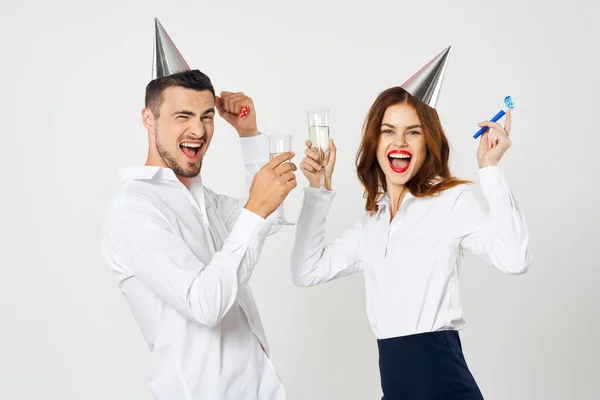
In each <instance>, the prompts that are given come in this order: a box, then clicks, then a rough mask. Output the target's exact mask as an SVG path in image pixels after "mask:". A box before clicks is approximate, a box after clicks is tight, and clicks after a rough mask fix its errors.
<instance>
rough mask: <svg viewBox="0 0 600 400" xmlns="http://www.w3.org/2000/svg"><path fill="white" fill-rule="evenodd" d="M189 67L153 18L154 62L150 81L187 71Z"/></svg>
mask: <svg viewBox="0 0 600 400" xmlns="http://www.w3.org/2000/svg"><path fill="white" fill-rule="evenodd" d="M189 70H190V67H189V66H188V64H187V62H185V60H184V59H183V57H182V56H181V53H180V52H179V50H177V47H176V46H175V44H174V43H173V41H172V40H171V37H170V36H169V34H168V33H167V31H165V28H163V26H162V24H161V23H160V21H159V20H158V18H154V60H153V63H152V79H153V80H154V79H158V78H162V77H164V76H169V75H173V74H176V73H178V72H183V71H189Z"/></svg>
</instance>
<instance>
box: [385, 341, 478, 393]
mask: <svg viewBox="0 0 600 400" xmlns="http://www.w3.org/2000/svg"><path fill="white" fill-rule="evenodd" d="M377 346H378V347H379V372H380V375H381V388H382V390H383V397H382V400H434V399H440V400H442V399H443V400H482V399H483V396H482V394H481V391H480V390H479V387H478V386H477V383H476V382H475V379H474V378H473V375H472V374H471V372H470V371H469V368H468V367H467V362H466V361H465V357H464V356H463V352H462V344H461V342H460V338H459V336H458V332H457V331H453V330H448V331H438V332H428V333H419V334H415V335H409V336H401V337H396V338H390V339H380V340H377Z"/></svg>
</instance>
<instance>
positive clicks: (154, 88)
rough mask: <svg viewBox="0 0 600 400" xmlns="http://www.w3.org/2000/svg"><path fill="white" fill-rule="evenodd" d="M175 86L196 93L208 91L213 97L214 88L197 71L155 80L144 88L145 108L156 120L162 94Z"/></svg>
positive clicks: (207, 78) (205, 77)
mask: <svg viewBox="0 0 600 400" xmlns="http://www.w3.org/2000/svg"><path fill="white" fill-rule="evenodd" d="M175 86H179V87H182V88H186V89H192V90H196V91H198V92H201V91H203V90H208V91H210V92H211V93H212V95H213V97H214V96H215V88H214V87H213V85H212V82H211V81H210V78H209V77H208V76H206V75H205V74H204V73H202V72H200V71H199V70H197V69H193V70H191V71H183V72H178V73H176V74H173V75H169V76H164V77H162V78H158V79H155V80H153V81H151V82H150V83H149V84H148V85H147V86H146V108H149V109H150V111H152V113H153V114H154V116H155V117H156V118H158V117H159V115H160V113H159V111H160V106H161V104H162V102H163V98H162V93H163V92H164V91H165V90H166V89H168V88H170V87H175Z"/></svg>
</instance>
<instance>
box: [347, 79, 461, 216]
mask: <svg viewBox="0 0 600 400" xmlns="http://www.w3.org/2000/svg"><path fill="white" fill-rule="evenodd" d="M396 104H408V105H410V106H411V107H413V108H414V110H415V111H416V112H417V115H418V117H419V120H420V121H421V126H422V127H423V133H424V135H425V143H426V145H427V156H426V158H425V163H424V164H423V166H422V167H421V169H420V170H419V171H418V172H417V174H416V175H415V176H414V177H413V178H412V179H411V180H410V181H408V182H407V183H406V188H407V189H408V190H409V191H410V193H411V194H412V195H413V196H415V197H426V196H433V195H436V194H439V193H441V192H443V191H444V190H446V189H450V188H451V187H454V186H457V185H460V184H463V183H470V182H468V181H463V180H460V179H457V178H455V177H453V176H452V174H451V173H450V167H449V166H448V161H449V158H450V145H449V144H448V139H447V138H446V135H445V133H444V129H443V128H442V124H441V123H440V119H439V117H438V114H437V112H436V111H435V109H433V108H431V107H429V106H428V105H426V104H425V103H423V102H422V101H420V100H419V99H417V98H416V97H414V96H412V95H411V94H410V93H408V92H407V91H406V90H404V89H403V88H401V87H392V88H390V89H387V90H385V91H384V92H382V93H381V94H380V95H379V96H378V97H377V99H376V100H375V102H374V103H373V105H372V106H371V109H370V110H369V114H368V115H367V118H366V120H365V124H364V129H363V130H364V133H363V138H362V142H361V144H360V148H359V149H358V153H357V154H356V170H357V174H358V179H360V181H361V183H362V184H363V186H364V188H365V197H366V199H367V204H366V210H367V212H368V213H370V214H373V213H375V212H376V211H377V209H378V206H377V201H378V200H379V198H380V196H381V195H382V194H383V193H385V192H386V191H387V182H386V180H385V175H384V173H383V170H382V169H381V167H380V166H379V163H378V162H377V145H378V144H379V135H381V123H382V122H383V116H384V114H385V111H386V110H387V109H388V107H390V106H393V105H396ZM438 177H441V179H436V178H438Z"/></svg>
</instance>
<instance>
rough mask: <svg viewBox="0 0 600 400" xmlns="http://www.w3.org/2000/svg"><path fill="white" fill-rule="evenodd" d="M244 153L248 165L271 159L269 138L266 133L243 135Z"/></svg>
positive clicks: (241, 139) (241, 140)
mask: <svg viewBox="0 0 600 400" xmlns="http://www.w3.org/2000/svg"><path fill="white" fill-rule="evenodd" d="M240 143H241V145H242V155H243V157H244V163H245V164H246V165H252V164H261V163H266V162H268V161H269V140H268V138H267V136H266V135H264V134H262V133H259V134H258V135H256V136H250V137H241V138H240Z"/></svg>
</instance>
